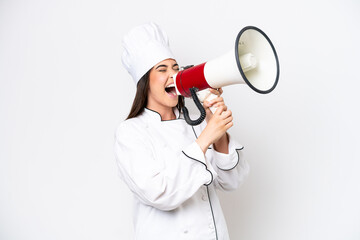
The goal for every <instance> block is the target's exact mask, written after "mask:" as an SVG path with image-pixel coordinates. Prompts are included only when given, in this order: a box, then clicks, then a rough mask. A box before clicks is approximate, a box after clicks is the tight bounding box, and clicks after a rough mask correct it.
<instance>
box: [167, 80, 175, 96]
mask: <svg viewBox="0 0 360 240" xmlns="http://www.w3.org/2000/svg"><path fill="white" fill-rule="evenodd" d="M165 91H166V92H167V94H169V95H170V96H172V97H175V96H177V94H176V89H175V85H174V84H173V83H172V84H170V85H169V86H167V87H166V88H165Z"/></svg>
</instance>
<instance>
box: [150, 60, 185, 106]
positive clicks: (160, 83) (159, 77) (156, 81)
mask: <svg viewBox="0 0 360 240" xmlns="http://www.w3.org/2000/svg"><path fill="white" fill-rule="evenodd" d="M178 71H179V65H178V64H177V63H176V61H175V60H174V59H166V60H164V61H161V62H159V63H158V64H156V65H155V66H154V67H153V68H152V69H151V71H150V79H149V91H148V105H150V106H151V108H152V109H158V108H161V109H163V108H164V107H171V108H172V107H175V106H176V104H177V103H178V95H177V94H176V91H175V85H174V79H173V75H174V74H175V73H177V72H178Z"/></svg>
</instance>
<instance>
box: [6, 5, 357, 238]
mask: <svg viewBox="0 0 360 240" xmlns="http://www.w3.org/2000/svg"><path fill="white" fill-rule="evenodd" d="M359 10H360V3H359V2H358V1H357V0H342V1H340V0H339V1H332V0H327V1H325V0H324V1H316V0H302V1H284V0H282V1H280V0H275V1H265V0H264V1H229V0H222V1H219V0H217V1H215V0H206V1H205V0H201V1H195V0H193V1H160V0H152V1H136V0H133V1H127V2H124V1H120V0H117V1H115V0H103V1H100V0H99V1H95V0H88V1H86V0H83V1H82V0H49V1H47V0H33V1H21V0H12V1H10V0H0V84H1V85H0V159H1V160H0V239H1V240H49V239H51V240H52V239H56V240H57V239H61V240H72V239H74V240H75V239H76V240H78V239H81V240H82V239H84V240H85V239H86V240H92V239H94V240H95V239H97V240H98V239H107V240H112V239H132V236H133V229H132V220H131V219H132V209H131V204H132V196H131V193H130V191H129V190H128V189H127V187H126V186H125V185H124V184H123V183H122V182H121V180H120V179H119V178H118V176H117V170H116V166H115V158H114V154H113V139H114V131H115V128H116V125H117V124H118V123H119V122H121V121H122V120H123V119H124V118H125V117H126V116H127V114H128V112H129V109H130V105H131V103H132V100H133V96H134V93H135V86H134V84H133V82H132V80H131V78H130V76H129V75H128V74H127V72H126V70H125V69H124V68H123V67H122V65H121V60H120V59H121V52H122V48H121V39H122V36H123V35H124V34H125V33H126V32H127V31H129V30H130V29H131V28H132V27H134V26H136V25H139V24H143V23H145V22H148V21H155V22H157V23H158V24H159V25H160V26H162V28H164V29H165V30H166V32H167V33H168V35H169V38H170V45H171V47H172V49H173V52H174V53H175V55H176V56H178V59H177V60H178V62H179V63H180V65H188V64H199V63H202V62H204V61H207V60H211V59H213V58H215V57H217V56H219V55H221V54H223V53H225V52H227V51H228V50H230V49H232V47H233V44H234V41H235V37H236V34H237V33H238V32H239V31H240V30H241V28H243V27H245V26H247V25H254V26H257V27H259V28H261V29H262V30H264V31H265V32H266V33H267V34H268V36H269V37H270V39H271V40H272V42H273V44H274V45H275V48H276V50H277V52H278V55H279V60H280V67H281V71H280V81H279V84H278V87H277V88H276V89H275V91H274V92H272V93H271V94H267V95H260V94H257V93H255V92H253V91H252V90H250V88H248V87H247V86H245V85H236V86H231V87H226V88H224V94H223V95H224V97H225V101H226V103H227V104H228V106H229V107H230V108H231V109H232V110H233V113H234V118H235V120H234V121H235V122H234V123H235V124H234V127H233V128H232V129H231V131H230V132H231V133H232V134H233V135H234V136H236V138H237V139H238V140H239V141H240V142H241V143H242V144H243V145H244V146H245V149H244V151H245V156H246V157H247V160H248V162H249V164H250V166H251V173H250V176H249V178H248V179H247V181H246V182H245V184H244V185H243V186H242V187H241V188H240V189H238V190H237V191H235V192H231V193H220V195H221V200H222V206H223V209H224V212H225V215H226V219H227V222H228V227H229V231H230V235H231V238H232V239H235V240H238V239H246V240H319V239H321V240H322V239H326V240H358V239H360V174H359V173H360V163H359V162H360V154H359V147H360V141H359V133H360V131H359V130H360V128H359V123H360V113H359V111H360V110H359V109H360V108H359V102H360V97H359V89H360V83H359V81H360V78H359V74H358V72H359V69H360V67H359V63H360V61H359V56H360V47H359V43H360V32H359V29H360V24H359V22H360V14H359V13H360V11H359Z"/></svg>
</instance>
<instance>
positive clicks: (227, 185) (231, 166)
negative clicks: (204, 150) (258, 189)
mask: <svg viewBox="0 0 360 240" xmlns="http://www.w3.org/2000/svg"><path fill="white" fill-rule="evenodd" d="M228 135H229V147H228V154H224V153H220V152H217V151H216V150H215V149H214V148H212V149H209V150H208V151H210V154H212V159H213V161H212V164H213V167H214V169H215V171H216V172H217V175H218V176H217V178H216V179H215V180H214V184H215V187H216V188H218V189H221V190H224V191H232V190H235V189H237V188H238V187H239V186H240V185H241V184H242V183H243V182H244V180H245V178H246V177H247V175H248V174H249V169H250V168H249V164H248V163H247V161H246V160H245V159H244V157H243V153H242V150H243V148H244V147H243V146H242V145H240V144H239V143H238V142H237V141H235V140H234V139H233V138H232V137H231V135H230V134H228Z"/></svg>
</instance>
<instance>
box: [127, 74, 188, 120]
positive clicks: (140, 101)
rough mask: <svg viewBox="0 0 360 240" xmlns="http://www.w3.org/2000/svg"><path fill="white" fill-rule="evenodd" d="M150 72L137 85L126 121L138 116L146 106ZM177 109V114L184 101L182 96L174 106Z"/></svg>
mask: <svg viewBox="0 0 360 240" xmlns="http://www.w3.org/2000/svg"><path fill="white" fill-rule="evenodd" d="M150 71H151V69H150V70H149V71H148V72H147V73H145V74H144V76H142V77H141V78H140V80H139V82H138V83H137V87H136V94H135V98H134V101H133V104H132V106H131V110H130V113H129V115H128V117H127V118H126V120H127V119H130V118H134V117H137V116H139V115H140V114H141V113H142V112H143V111H144V108H145V107H146V105H147V100H148V98H147V96H148V92H149V82H150V81H149V80H150ZM176 107H177V109H178V110H179V113H180V112H181V109H182V108H183V107H184V99H183V97H182V96H179V97H178V104H177V105H176Z"/></svg>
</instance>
